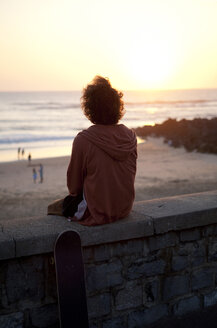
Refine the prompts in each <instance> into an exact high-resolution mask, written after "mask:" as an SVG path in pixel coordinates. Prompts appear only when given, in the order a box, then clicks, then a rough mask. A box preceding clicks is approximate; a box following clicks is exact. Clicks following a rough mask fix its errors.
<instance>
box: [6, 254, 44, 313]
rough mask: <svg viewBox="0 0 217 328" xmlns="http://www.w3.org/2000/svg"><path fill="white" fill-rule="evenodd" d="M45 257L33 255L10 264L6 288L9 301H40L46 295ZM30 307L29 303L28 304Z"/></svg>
mask: <svg viewBox="0 0 217 328" xmlns="http://www.w3.org/2000/svg"><path fill="white" fill-rule="evenodd" d="M43 268H44V266H43V259H42V257H40V256H32V257H30V258H26V259H24V258H23V259H19V260H13V261H12V262H11V263H9V264H8V270H7V276H6V290H7V296H8V301H9V303H14V302H19V303H20V304H21V303H22V302H23V303H25V304H26V302H25V301H28V302H31V301H34V302H36V301H39V300H41V298H42V297H44V274H43V273H44V270H43ZM27 307H28V304H27Z"/></svg>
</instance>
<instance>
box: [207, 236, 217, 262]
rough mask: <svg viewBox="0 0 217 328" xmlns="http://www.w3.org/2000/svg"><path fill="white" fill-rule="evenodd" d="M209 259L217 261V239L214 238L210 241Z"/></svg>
mask: <svg viewBox="0 0 217 328" xmlns="http://www.w3.org/2000/svg"><path fill="white" fill-rule="evenodd" d="M208 261H217V240H216V238H215V239H212V240H210V242H209V248H208Z"/></svg>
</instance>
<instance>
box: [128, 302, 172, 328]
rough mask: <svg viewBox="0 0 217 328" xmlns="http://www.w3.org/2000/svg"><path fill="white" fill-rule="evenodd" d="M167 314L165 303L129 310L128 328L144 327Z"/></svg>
mask: <svg viewBox="0 0 217 328" xmlns="http://www.w3.org/2000/svg"><path fill="white" fill-rule="evenodd" d="M167 315H168V309H167V306H166V305H165V304H159V305H156V306H154V307H151V308H149V309H144V310H142V311H135V312H131V313H130V314H129V316H128V328H144V327H145V325H149V324H152V323H155V322H157V321H158V320H160V319H162V318H164V317H166V316H167Z"/></svg>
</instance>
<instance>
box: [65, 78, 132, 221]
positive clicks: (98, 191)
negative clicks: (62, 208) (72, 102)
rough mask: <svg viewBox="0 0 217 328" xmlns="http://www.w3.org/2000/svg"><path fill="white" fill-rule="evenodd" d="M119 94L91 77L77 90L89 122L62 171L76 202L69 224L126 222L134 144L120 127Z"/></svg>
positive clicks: (129, 133)
mask: <svg viewBox="0 0 217 328" xmlns="http://www.w3.org/2000/svg"><path fill="white" fill-rule="evenodd" d="M122 97H123V94H122V93H121V92H119V91H117V90H116V89H114V88H112V86H111V84H110V82H109V80H108V79H107V78H103V77H100V76H96V77H95V78H94V80H93V81H92V83H90V84H89V85H87V87H86V88H85V89H84V90H83V96H82V98H81V99H82V109H83V112H84V114H85V116H86V117H87V118H88V119H89V120H90V121H91V122H92V123H93V125H92V126H90V127H89V128H88V129H86V130H83V131H82V132H80V133H78V135H77V136H76V138H75V139H74V142H73V148H72V154H71V159H70V163H69V166H68V170H67V186H68V190H69V193H70V195H72V196H73V197H74V198H75V199H76V197H77V199H81V198H82V200H81V201H80V202H79V201H78V208H77V210H76V212H75V213H74V217H73V220H78V222H80V223H81V224H83V225H88V226H91V225H100V224H105V223H110V222H113V221H116V220H119V219H121V218H124V217H126V216H127V215H128V214H129V213H130V211H131V209H132V205H133V201H134V196H135V191H134V180H135V174H136V159H137V140H136V135H135V133H134V132H133V131H132V130H131V129H129V128H127V127H126V126H125V125H123V124H118V122H119V120H120V119H121V118H122V117H123V115H124V113H125V111H124V102H123V100H122Z"/></svg>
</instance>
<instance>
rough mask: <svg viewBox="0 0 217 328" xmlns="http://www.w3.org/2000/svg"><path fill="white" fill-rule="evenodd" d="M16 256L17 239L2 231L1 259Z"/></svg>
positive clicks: (0, 236)
mask: <svg viewBox="0 0 217 328" xmlns="http://www.w3.org/2000/svg"><path fill="white" fill-rule="evenodd" d="M14 257H15V241H14V240H13V238H12V237H11V236H10V235H8V234H5V233H3V232H1V231H0V260H4V259H10V258H14Z"/></svg>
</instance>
